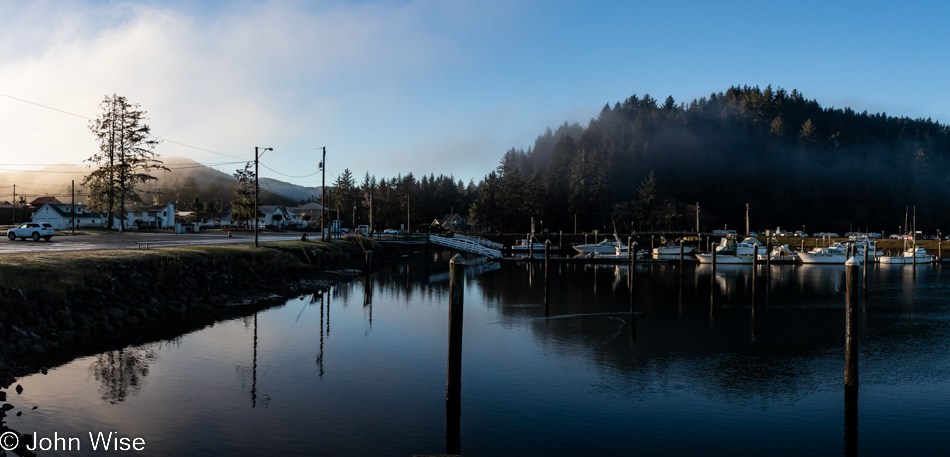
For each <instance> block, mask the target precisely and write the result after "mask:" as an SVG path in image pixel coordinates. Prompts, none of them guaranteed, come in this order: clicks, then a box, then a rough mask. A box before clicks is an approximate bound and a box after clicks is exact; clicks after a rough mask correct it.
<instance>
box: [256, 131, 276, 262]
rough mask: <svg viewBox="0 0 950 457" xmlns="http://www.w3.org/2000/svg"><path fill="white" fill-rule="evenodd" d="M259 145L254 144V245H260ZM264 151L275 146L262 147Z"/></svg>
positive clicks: (270, 149)
mask: <svg viewBox="0 0 950 457" xmlns="http://www.w3.org/2000/svg"><path fill="white" fill-rule="evenodd" d="M257 150H258V147H257V146H254V247H255V248H256V247H260V246H259V245H258V244H257V202H258V199H259V198H260V193H261V192H260V189H261V188H260V186H259V185H258V176H257V161H258V160H259V159H260V154H258V151H257ZM260 150H262V151H273V150H274V148H260Z"/></svg>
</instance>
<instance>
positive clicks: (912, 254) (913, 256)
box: [877, 246, 934, 265]
mask: <svg viewBox="0 0 950 457" xmlns="http://www.w3.org/2000/svg"><path fill="white" fill-rule="evenodd" d="M877 261H878V262H879V263H881V264H884V265H910V264H912V263H930V262H933V261H934V256H932V255H930V254H927V250H926V249H924V248H922V247H920V246H917V247H916V248H908V249H905V250H904V251H903V252H901V254H900V255H895V256H883V257H879V258H878V259H877Z"/></svg>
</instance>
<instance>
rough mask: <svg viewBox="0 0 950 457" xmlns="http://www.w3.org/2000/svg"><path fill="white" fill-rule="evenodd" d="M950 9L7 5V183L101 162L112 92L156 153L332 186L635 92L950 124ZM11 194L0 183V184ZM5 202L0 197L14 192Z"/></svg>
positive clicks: (2, 122)
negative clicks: (795, 103) (738, 93)
mask: <svg viewBox="0 0 950 457" xmlns="http://www.w3.org/2000/svg"><path fill="white" fill-rule="evenodd" d="M948 18H950V2H945V1H936V0H935V1H929V2H927V1H917V2H915V1H908V2H889V1H887V2H886V1H869V0H865V1H853V2H851V1H835V2H827V1H795V2H782V1H770V2H762V1H730V0H722V1H716V2H710V1H675V0H664V1H650V2H646V1H635V0H626V1H616V2H614V1H590V0H586V1H562V0H543V1H518V0H500V1H492V0H473V1H466V0H455V1H453V0H407V1H370V0H366V1H301V2H296V1H292V0H279V1H271V2H267V1H246V2H245V1H227V2H225V1H220V2H218V1H187V0H181V1H141V2H125V1H91V0H90V1H83V0H74V1H63V0H56V1H43V0H39V1H30V2H22V1H19V0H0V43H2V44H0V137H2V139H3V147H2V149H0V172H4V171H21V170H37V169H40V168H42V167H44V166H47V165H53V164H61V163H67V164H80V165H81V164H84V162H83V161H84V160H85V159H87V158H89V157H90V156H92V155H93V154H94V153H95V151H96V150H97V148H98V145H97V143H96V142H95V139H94V137H93V135H92V133H90V131H89V129H88V125H89V119H93V118H95V117H97V116H98V115H99V114H100V113H101V110H100V109H99V104H100V102H102V100H103V98H104V97H105V96H106V95H111V94H117V95H122V96H125V97H126V98H127V99H128V100H129V101H130V102H133V103H138V104H140V105H141V108H142V109H143V110H145V111H146V112H147V115H146V116H147V118H148V120H147V121H146V122H147V124H148V125H149V126H150V127H151V129H152V134H153V135H155V136H156V137H159V138H162V139H164V140H165V141H164V142H163V143H162V144H161V145H159V146H158V148H157V149H156V152H158V153H159V154H160V155H161V156H163V157H185V158H189V159H192V160H195V161H198V162H200V163H203V164H206V165H209V166H213V167H214V168H217V169H219V170H222V171H225V172H227V173H233V172H234V170H236V169H238V168H243V163H244V162H246V161H249V160H253V159H254V148H255V146H257V147H262V148H263V147H271V148H274V150H273V151H268V152H266V153H264V154H263V155H262V156H261V158H260V163H261V172H260V174H261V176H262V177H270V178H275V179H280V180H283V181H287V182H292V183H295V184H300V185H305V186H319V185H320V178H321V175H320V173H319V162H320V154H321V152H322V151H321V149H320V148H322V147H326V164H327V165H326V170H327V181H328V184H329V183H330V182H332V181H333V180H335V179H336V176H337V175H338V174H339V173H341V172H342V171H343V170H344V169H349V170H350V171H351V172H352V173H353V174H354V175H355V176H356V178H357V181H359V180H361V179H362V177H363V176H364V174H365V173H367V172H368V173H369V174H371V175H375V176H376V177H378V178H383V177H386V178H389V177H393V176H396V175H406V174H408V173H410V172H411V173H413V175H415V176H417V177H420V176H421V175H423V174H426V175H428V174H430V173H434V174H436V175H439V174H445V175H452V176H454V177H455V178H456V180H462V181H464V182H466V183H467V182H468V181H469V180H474V181H475V182H476V183H477V182H478V181H479V180H480V179H481V178H483V177H484V176H485V175H486V174H487V173H488V172H490V171H491V170H493V169H494V168H495V167H496V166H497V165H498V161H499V160H500V159H501V156H502V155H503V154H504V152H505V151H507V150H509V149H511V148H518V149H527V148H529V147H531V146H532V145H533V144H534V140H535V138H537V137H538V136H539V135H541V134H542V133H544V130H545V129H546V128H547V127H551V128H552V129H554V128H556V127H557V126H558V125H561V124H563V123H564V122H568V123H574V122H578V123H580V124H581V125H583V126H586V125H587V124H588V122H589V121H590V120H591V119H592V118H594V117H596V115H597V114H598V113H599V112H600V110H601V109H602V108H603V106H604V104H610V105H611V106H612V105H613V104H615V103H617V102H622V101H623V100H624V99H626V98H627V97H629V96H631V95H634V94H636V95H638V96H642V95H644V94H649V95H651V96H652V97H654V98H656V99H659V100H662V99H665V98H666V97H667V96H672V97H673V98H674V99H675V100H676V101H677V102H689V101H691V100H693V99H697V98H699V97H704V96H708V95H709V94H710V93H714V92H724V91H726V90H727V89H728V88H729V87H731V86H736V85H740V86H741V85H749V86H760V87H762V88H764V87H765V86H767V85H770V84H771V85H772V87H773V88H777V87H783V88H785V89H786V90H788V91H791V90H792V89H798V90H799V91H800V92H802V93H803V94H804V96H805V97H806V98H808V99H815V100H817V101H818V102H819V103H820V104H821V105H822V106H823V107H836V108H844V107H851V108H853V109H855V110H856V111H858V112H861V111H865V110H867V111H868V112H870V113H876V112H882V111H883V112H886V113H887V115H889V116H907V117H911V118H931V119H934V120H937V121H939V122H941V123H943V124H946V123H948V122H950V85H948V84H947V83H946V81H947V80H948V76H950V59H948V58H947V56H946V47H947V44H948V43H950V27H947V26H946V21H947V19H948ZM9 184H10V183H0V189H2V188H5V187H6V186H8V185H9ZM0 192H3V191H2V190H0Z"/></svg>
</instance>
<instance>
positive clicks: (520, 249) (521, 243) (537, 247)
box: [511, 236, 544, 254]
mask: <svg viewBox="0 0 950 457" xmlns="http://www.w3.org/2000/svg"><path fill="white" fill-rule="evenodd" d="M532 249H533V250H534V252H535V253H539V252H540V253H541V254H544V243H542V242H540V241H538V239H537V238H535V237H533V236H532V237H531V241H530V242H529V241H528V239H527V238H522V239H520V240H517V241H515V244H513V245H512V246H511V252H514V253H518V254H527V253H528V251H530V250H532Z"/></svg>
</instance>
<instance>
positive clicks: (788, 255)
mask: <svg viewBox="0 0 950 457" xmlns="http://www.w3.org/2000/svg"><path fill="white" fill-rule="evenodd" d="M758 259H759V260H760V261H762V262H766V261H769V260H770V259H771V261H772V262H780V263H791V262H799V261H801V259H799V258H798V253H797V252H793V251H792V250H791V249H789V248H788V245H787V244H774V245H772V252H770V253H768V254H766V253H765V252H763V253H762V254H759V256H758Z"/></svg>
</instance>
